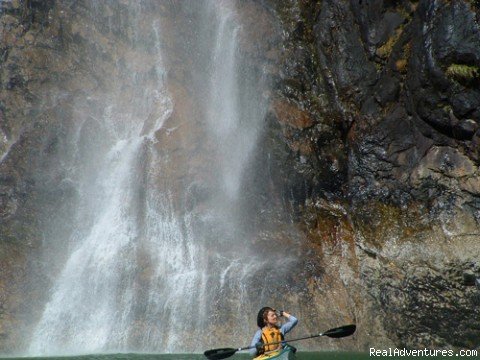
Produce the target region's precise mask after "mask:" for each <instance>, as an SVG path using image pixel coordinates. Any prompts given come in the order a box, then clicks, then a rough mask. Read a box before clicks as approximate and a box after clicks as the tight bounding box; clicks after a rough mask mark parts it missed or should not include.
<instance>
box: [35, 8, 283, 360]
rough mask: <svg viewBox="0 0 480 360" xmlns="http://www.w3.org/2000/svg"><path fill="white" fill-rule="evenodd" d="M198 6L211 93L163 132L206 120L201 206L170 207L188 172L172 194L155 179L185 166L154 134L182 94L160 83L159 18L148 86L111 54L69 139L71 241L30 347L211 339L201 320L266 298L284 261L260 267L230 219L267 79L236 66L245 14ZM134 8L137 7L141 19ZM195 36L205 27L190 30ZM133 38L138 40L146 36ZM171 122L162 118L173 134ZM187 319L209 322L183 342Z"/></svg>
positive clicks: (195, 345) (192, 347) (94, 348)
mask: <svg viewBox="0 0 480 360" xmlns="http://www.w3.org/2000/svg"><path fill="white" fill-rule="evenodd" d="M196 6H198V2H197V3H196ZM202 6H203V13H204V14H205V15H204V16H205V18H203V19H202V18H201V19H200V20H198V21H199V22H201V23H203V25H204V28H207V30H208V33H209V34H214V35H213V38H211V39H209V41H208V42H207V44H206V45H205V46H207V48H206V49H203V50H204V51H205V52H206V53H207V54H208V56H207V57H206V58H207V62H208V68H209V69H210V71H209V72H208V74H207V84H208V86H207V89H208V91H207V93H208V94H207V96H206V97H205V98H206V99H207V102H206V104H204V106H203V112H201V111H200V112H199V114H204V115H198V117H197V118H190V119H183V121H185V123H182V124H181V126H180V125H177V126H175V127H174V128H173V130H171V131H183V130H182V129H188V128H189V127H192V126H194V125H195V126H197V125H198V124H199V123H200V124H204V125H202V126H203V128H204V131H205V132H206V133H207V134H208V137H209V141H210V142H211V143H212V144H214V146H213V150H212V153H213V156H214V157H215V158H216V159H217V160H218V162H214V163H210V162H209V161H206V162H205V164H204V166H205V167H206V168H208V169H210V171H211V172H212V173H213V176H212V178H214V179H215V182H214V185H215V187H216V188H215V189H213V190H210V193H209V195H208V196H206V200H203V205H202V206H203V208H202V209H201V210H198V209H195V208H193V209H192V208H191V206H190V207H189V206H187V205H185V204H184V205H180V206H179V205H178V203H179V202H180V203H182V201H183V202H187V199H188V196H189V194H190V192H191V191H192V190H191V189H192V188H195V186H196V182H195V180H191V181H190V180H189V179H185V180H182V181H184V182H185V184H183V185H182V186H183V191H182V194H181V196H179V193H178V189H177V190H173V188H174V187H175V186H177V185H178V184H176V183H173V182H169V181H172V180H165V181H159V179H160V178H163V177H164V176H165V177H167V174H168V173H169V169H170V167H172V166H173V167H176V166H181V165H182V164H174V163H171V162H170V154H168V153H165V152H166V151H167V150H165V149H166V147H164V145H165V144H162V143H161V141H160V142H158V143H157V134H158V132H159V130H160V129H162V127H163V126H164V124H165V123H166V121H168V120H169V119H170V117H171V116H172V113H173V112H174V111H175V107H176V106H179V105H181V104H180V103H179V102H180V101H182V100H183V99H178V98H177V99H175V98H172V96H171V95H169V93H168V91H167V84H166V82H165V78H166V73H167V71H166V67H165V65H164V61H163V59H162V58H163V57H164V54H162V51H164V50H163V49H164V48H165V46H163V45H162V41H163V40H162V36H164V34H163V33H162V26H161V25H162V24H161V23H160V21H159V20H158V19H155V20H154V21H152V22H151V24H152V26H151V28H150V32H151V34H152V36H151V37H150V39H153V42H154V44H155V45H154V49H155V51H154V58H155V64H154V71H155V78H156V79H157V80H156V83H155V84H154V86H152V85H151V81H150V79H146V78H145V74H142V73H140V72H138V71H137V70H135V69H138V68H141V65H142V64H138V63H136V61H140V60H138V58H135V57H134V60H132V61H131V63H127V64H126V69H123V70H122V66H125V65H122V64H121V63H120V62H117V65H116V67H115V68H114V69H113V70H114V71H113V73H112V74H111V77H112V79H108V80H111V81H112V82H113V83H114V86H112V87H111V88H113V89H117V90H115V91H112V92H111V93H108V94H105V95H104V96H103V97H102V100H103V101H102V102H101V104H100V105H101V106H102V107H103V111H101V112H100V114H96V113H95V115H94V114H93V113H92V114H91V115H90V116H86V118H88V120H84V121H79V122H78V123H79V124H80V126H81V128H80V129H79V130H78V131H77V132H76V134H77V136H76V137H74V139H75V142H74V143H72V147H73V148H74V149H78V151H79V152H80V153H79V154H78V155H77V156H76V157H75V158H76V159H77V160H76V161H77V163H75V164H73V166H72V169H76V172H74V173H72V174H71V177H72V178H75V181H76V183H77V184H78V185H77V191H78V194H79V197H80V201H79V206H78V209H77V220H76V222H77V223H76V226H75V229H76V230H75V232H74V233H73V234H72V236H71V239H70V244H71V253H70V255H69V257H68V258H67V260H66V263H65V265H64V268H63V270H62V271H61V273H60V274H59V275H58V279H57V280H56V282H55V286H54V288H53V289H52V291H51V297H50V300H49V301H48V303H47V304H46V306H45V309H44V311H43V314H42V316H41V319H40V321H39V323H38V325H37V327H36V329H35V331H34V334H33V338H32V342H31V344H30V348H29V353H30V354H31V355H40V354H48V355H50V354H73V353H96V352H102V351H109V352H111V351H129V350H130V351H131V350H139V351H161V352H175V351H199V350H201V349H202V346H204V345H203V344H205V341H211V339H209V336H208V333H206V330H205V329H206V328H207V327H208V326H210V325H219V324H222V323H223V322H224V319H222V317H223V316H225V315H226V314H228V315H229V314H230V313H232V312H233V311H236V312H238V315H239V316H241V313H242V312H243V310H242V309H240V307H242V306H246V304H247V303H249V304H251V305H252V306H254V307H255V306H257V305H258V304H257V303H258V301H259V300H260V299H262V298H265V297H268V291H267V292H266V293H263V292H261V293H257V294H255V296H254V297H253V298H252V296H251V295H252V294H251V293H249V291H251V290H249V289H250V288H251V287H252V284H257V285H256V286H259V285H258V283H263V282H269V281H271V280H272V279H274V278H275V277H276V276H278V277H281V276H282V274H281V271H280V270H277V271H275V274H274V275H269V272H268V270H269V269H270V267H269V264H268V263H267V262H265V261H264V260H259V258H258V257H257V256H256V255H254V254H250V252H249V251H248V246H245V245H243V242H244V241H246V239H245V238H243V236H244V235H243V234H244V233H246V231H245V229H243V228H242V226H241V225H239V224H240V222H241V221H240V219H239V218H238V216H239V214H240V213H241V212H240V211H239V206H240V205H239V204H240V201H241V184H242V181H243V175H244V173H245V171H246V168H247V166H248V164H249V161H251V157H252V154H253V152H254V150H255V146H256V143H257V141H258V137H259V135H260V132H261V129H262V125H261V124H262V122H263V117H264V115H265V111H266V104H265V103H264V100H262V97H261V96H260V94H261V89H258V87H259V86H261V85H262V82H261V81H259V80H258V79H249V78H248V77H246V76H245V74H244V73H242V72H243V71H245V70H244V69H243V67H242V66H243V64H242V63H241V58H239V50H238V36H239V33H240V31H241V26H240V24H239V23H238V19H237V17H236V14H235V8H234V6H233V4H232V2H223V1H222V2H216V1H206V2H202ZM92 9H95V6H93V7H92ZM99 11H100V10H99ZM135 12H139V10H138V7H137V8H136V9H135V11H133V14H134V15H135ZM143 15H144V14H141V13H139V14H138V15H136V16H137V17H135V19H136V21H140V20H139V17H141V16H143ZM150 15H151V14H150ZM210 21H213V22H212V23H211V24H210V23H209V22H210ZM205 24H206V25H205ZM142 25H144V24H142ZM125 26H132V27H134V28H135V29H136V28H137V27H138V28H140V24H126V25H125ZM143 28H144V26H143ZM202 36H203V37H204V38H206V37H208V36H207V35H205V34H203V35H202V34H200V35H198V37H199V38H201V37H202ZM134 37H135V41H136V42H140V41H142V34H135V36H134ZM193 40H195V39H193ZM209 46H211V47H209ZM113 55H115V54H113ZM135 59H136V60H135ZM193 62H195V60H194V61H193ZM194 68H195V66H193V69H194ZM259 84H260V85H259ZM77 100H78V101H77V107H79V108H78V109H76V113H84V112H88V111H90V110H89V109H88V108H87V107H86V106H85V104H86V103H88V101H89V99H77ZM84 118H85V116H84ZM92 124H94V129H95V130H94V132H97V134H96V135H97V136H96V138H95V139H89V138H86V136H84V135H83V136H82V134H88V133H92V130H89V131H88V129H87V128H88V127H89V126H92ZM166 130H167V129H162V131H164V132H165V133H166V134H167V136H168V131H166ZM82 149H83V150H82ZM159 149H160V151H159ZM82 151H83V152H82ZM179 151H183V150H179ZM85 154H89V156H85ZM167 178H168V177H167ZM204 185H205V187H208V186H210V187H211V184H210V185H208V184H204ZM183 192H184V193H183ZM192 196H193V195H192ZM179 198H180V200H179ZM193 199H194V200H197V199H196V197H195V196H193ZM233 249H235V251H234V250H233ZM290 260H291V259H288V258H286V259H284V262H283V263H282V264H283V265H285V264H286V263H288V262H289V261H290ZM282 264H280V265H282ZM285 269H286V267H285ZM270 273H271V272H270ZM265 274H266V275H265ZM260 276H261V277H262V278H263V280H261V281H259V280H258V278H259V277H260ZM260 285H261V284H260ZM229 316H230V315H229ZM243 321H244V322H245V321H247V320H246V319H243ZM248 323H249V322H248V321H247V322H246V323H244V324H243V325H246V324H247V325H248ZM192 328H194V329H204V331H205V333H203V334H199V335H198V336H197V337H196V338H195V339H191V340H190V341H189V342H188V344H184V343H182V342H181V340H182V339H184V338H185V337H184V334H185V331H187V330H188V329H192ZM242 329H243V330H241V331H243V333H242V334H243V335H244V336H246V335H247V334H249V333H250V329H249V328H248V326H244V327H243V328H242ZM248 336H249V335H248Z"/></svg>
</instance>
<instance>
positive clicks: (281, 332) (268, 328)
mask: <svg viewBox="0 0 480 360" xmlns="http://www.w3.org/2000/svg"><path fill="white" fill-rule="evenodd" d="M281 316H284V317H285V318H286V319H287V322H286V323H284V324H283V325H282V326H278V318H279V317H281ZM297 323H298V320H297V318H296V317H295V316H293V315H290V314H289V313H287V312H286V311H275V309H272V308H271V307H264V308H261V309H260V311H259V312H258V315H257V325H258V327H259V328H260V329H259V330H257V332H256V333H255V335H254V336H253V339H252V342H251V346H252V347H254V348H252V349H251V350H250V354H251V355H252V356H257V355H261V354H263V353H266V352H269V351H274V350H278V349H281V348H282V347H283V346H284V345H285V342H284V341H283V340H284V337H285V334H286V333H288V332H289V331H290V330H292V329H293V328H294V326H295V325H297ZM270 343H278V344H276V345H264V344H270Z"/></svg>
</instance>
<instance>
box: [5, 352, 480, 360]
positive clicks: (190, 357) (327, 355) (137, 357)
mask: <svg viewBox="0 0 480 360" xmlns="http://www.w3.org/2000/svg"><path fill="white" fill-rule="evenodd" d="M407 358H410V359H415V360H437V359H451V358H455V356H452V357H442V356H437V357H434V356H429V357H413V356H412V357H397V356H392V357H378V356H369V354H367V353H355V352H298V353H297V356H296V359H298V360H314V359H321V360H354V359H355V360H367V359H370V360H387V359H388V360H400V359H407ZM460 358H461V357H460ZM463 358H464V359H478V357H463ZM29 359H32V360H47V359H48V360H206V359H207V358H206V357H205V356H203V355H202V354H109V355H105V354H102V355H82V356H62V357H35V358H26V357H5V358H0V360H29ZM228 359H231V360H247V359H251V357H250V356H249V355H248V354H246V353H238V354H235V355H234V356H231V357H229V358H228ZM457 359H458V357H457Z"/></svg>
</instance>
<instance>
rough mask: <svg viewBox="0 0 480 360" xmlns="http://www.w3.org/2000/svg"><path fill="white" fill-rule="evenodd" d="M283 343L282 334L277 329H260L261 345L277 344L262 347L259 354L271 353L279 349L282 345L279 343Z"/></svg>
mask: <svg viewBox="0 0 480 360" xmlns="http://www.w3.org/2000/svg"><path fill="white" fill-rule="evenodd" d="M281 341H283V334H282V332H281V331H280V329H279V328H278V327H271V328H269V327H267V326H265V327H264V328H263V329H262V343H264V344H270V343H278V344H274V345H264V346H263V348H262V349H261V350H260V353H261V354H263V353H264V352H267V351H273V350H277V349H280V348H281V347H282V344H281V343H280V342H281Z"/></svg>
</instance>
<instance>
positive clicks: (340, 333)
mask: <svg viewBox="0 0 480 360" xmlns="http://www.w3.org/2000/svg"><path fill="white" fill-rule="evenodd" d="M356 328H357V326H356V325H345V326H340V327H337V328H333V329H330V330H327V331H325V332H324V333H320V334H315V335H310V336H305V337H301V338H297V339H292V340H288V341H286V340H285V341H280V342H274V343H269V344H262V346H267V345H276V344H280V343H283V342H293V341H299V340H305V339H312V338H316V337H319V336H328V337H331V338H342V337H345V336H350V335H352V334H353V333H354V332H355V329H356ZM253 348H255V345H254V346H245V347H241V348H237V349H234V348H223V349H212V350H207V351H205V352H204V353H203V354H204V355H205V356H206V357H207V358H208V359H209V360H220V359H226V358H228V357H230V356H232V355H233V354H235V353H236V352H237V351H242V350H250V349H253Z"/></svg>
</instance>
